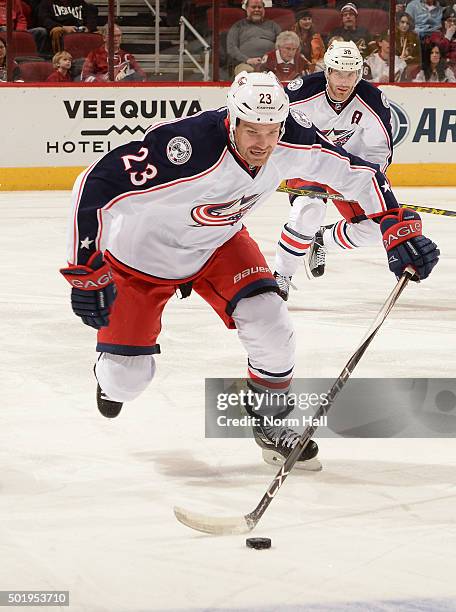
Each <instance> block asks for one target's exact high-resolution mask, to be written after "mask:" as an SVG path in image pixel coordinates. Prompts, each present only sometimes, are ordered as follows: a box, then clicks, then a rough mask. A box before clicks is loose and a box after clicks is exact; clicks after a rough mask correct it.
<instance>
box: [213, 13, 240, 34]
mask: <svg viewBox="0 0 456 612" xmlns="http://www.w3.org/2000/svg"><path fill="white" fill-rule="evenodd" d="M244 17H245V11H243V10H242V9H240V8H231V7H220V30H219V31H220V32H228V30H229V29H230V28H231V26H232V25H233V23H236V21H239V20H240V19H244ZM207 26H208V28H209V30H211V31H212V29H213V27H214V11H213V10H212V9H211V8H210V9H209V10H208V11H207Z"/></svg>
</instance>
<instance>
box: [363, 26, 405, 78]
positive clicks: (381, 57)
mask: <svg viewBox="0 0 456 612" xmlns="http://www.w3.org/2000/svg"><path fill="white" fill-rule="evenodd" d="M389 52H390V42H389V32H384V33H383V34H381V35H380V36H379V38H378V40H377V51H374V53H372V54H371V55H369V57H368V58H367V59H366V61H365V63H364V69H363V78H364V79H366V81H373V82H374V83H388V82H389ZM406 68H407V64H406V63H405V61H404V60H403V59H401V58H400V57H399V56H398V55H395V56H394V80H395V81H401V80H402V78H403V75H404V72H405V69H406Z"/></svg>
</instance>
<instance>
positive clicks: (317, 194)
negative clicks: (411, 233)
mask: <svg viewBox="0 0 456 612" xmlns="http://www.w3.org/2000/svg"><path fill="white" fill-rule="evenodd" d="M277 191H280V192H281V193H293V194H295V195H300V196H310V197H311V198H317V199H319V200H337V201H338V202H347V203H348V204H358V202H357V201H356V200H346V199H345V198H343V197H342V196H340V195H338V194H337V193H326V192H324V191H313V190H312V189H294V188H293V187H285V186H284V185H281V186H280V187H279V188H278V189H277ZM399 206H400V207H401V208H411V209H412V210H416V211H417V212H424V213H429V214H431V215H440V216H441V217H456V210H445V209H444V208H431V207H430V206H420V205H419V204H403V203H401V202H399ZM367 218H368V217H367V215H366V219H367Z"/></svg>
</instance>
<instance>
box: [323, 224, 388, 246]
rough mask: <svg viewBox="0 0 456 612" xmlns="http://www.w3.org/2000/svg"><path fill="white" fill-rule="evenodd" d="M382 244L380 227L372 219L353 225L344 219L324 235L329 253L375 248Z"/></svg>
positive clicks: (324, 241)
mask: <svg viewBox="0 0 456 612" xmlns="http://www.w3.org/2000/svg"><path fill="white" fill-rule="evenodd" d="M381 242H382V233H381V231H380V227H379V226H378V224H377V223H375V222H374V221H371V220H370V219H366V220H365V221H361V222H360V223H353V224H352V223H348V222H347V221H345V220H344V219H342V220H341V221H338V222H337V223H335V224H334V225H333V226H332V227H331V229H329V230H326V231H325V232H324V233H323V244H324V245H325V247H326V248H327V249H328V251H331V250H336V249H343V250H346V249H353V248H356V247H367V246H374V245H379V244H381Z"/></svg>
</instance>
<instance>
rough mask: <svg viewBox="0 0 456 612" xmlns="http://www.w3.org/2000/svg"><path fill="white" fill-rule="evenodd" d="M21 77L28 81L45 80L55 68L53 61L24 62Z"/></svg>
mask: <svg viewBox="0 0 456 612" xmlns="http://www.w3.org/2000/svg"><path fill="white" fill-rule="evenodd" d="M20 68H21V77H22V79H23V80H24V81H25V82H26V83H33V82H38V83H42V82H43V81H45V80H46V79H47V78H48V76H49V75H50V74H51V72H52V71H53V70H54V67H53V66H52V64H51V62H22V64H21V66H20Z"/></svg>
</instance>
